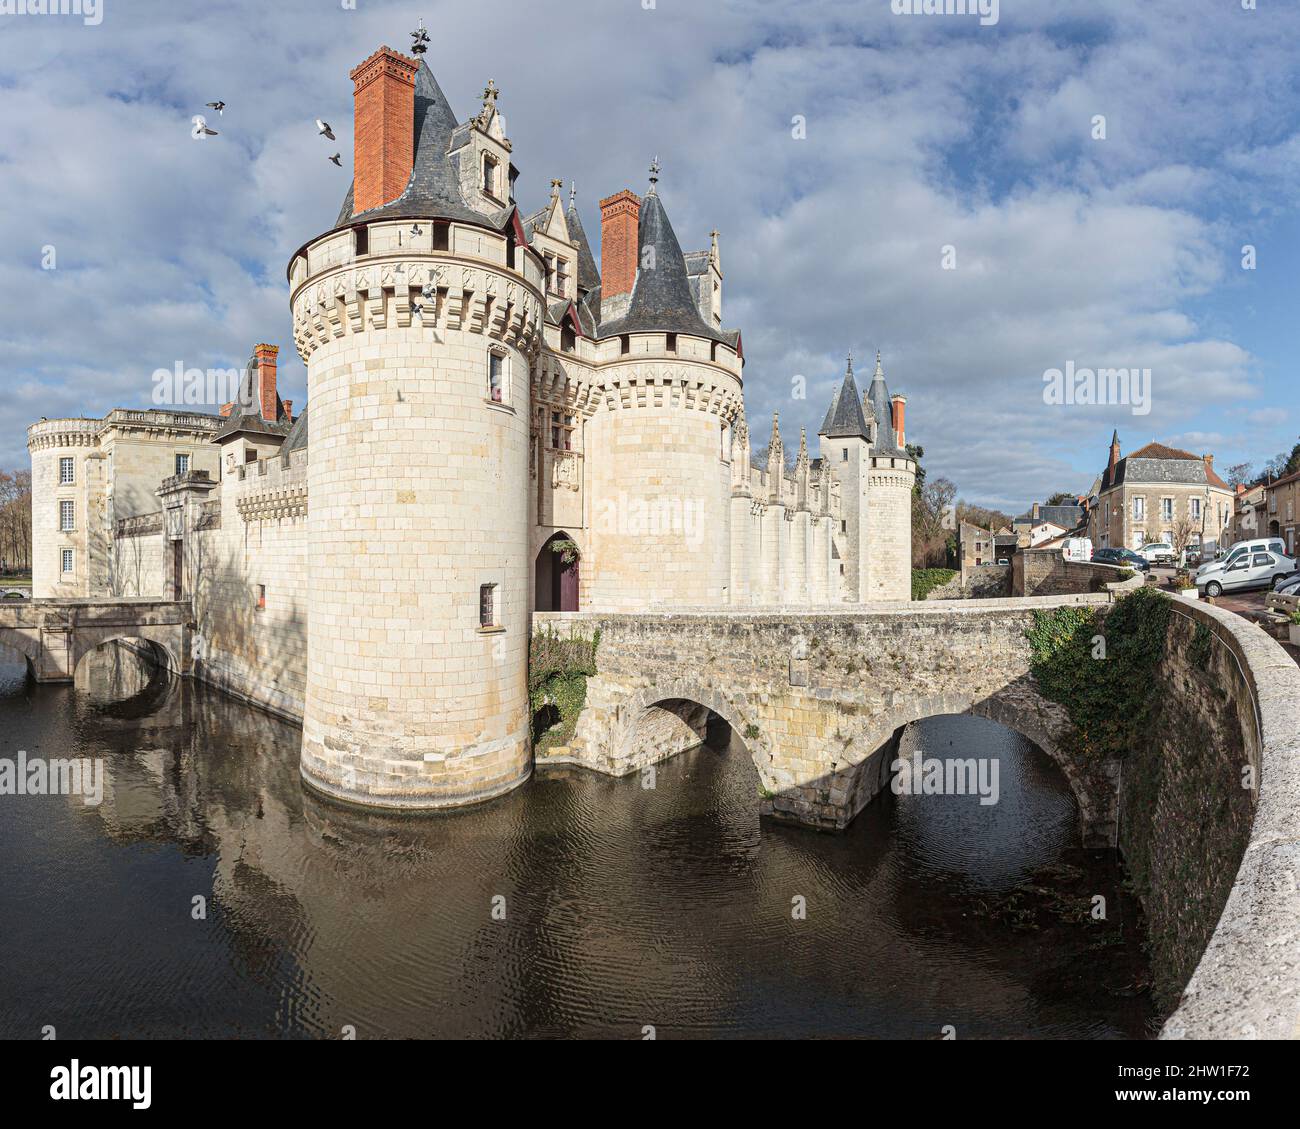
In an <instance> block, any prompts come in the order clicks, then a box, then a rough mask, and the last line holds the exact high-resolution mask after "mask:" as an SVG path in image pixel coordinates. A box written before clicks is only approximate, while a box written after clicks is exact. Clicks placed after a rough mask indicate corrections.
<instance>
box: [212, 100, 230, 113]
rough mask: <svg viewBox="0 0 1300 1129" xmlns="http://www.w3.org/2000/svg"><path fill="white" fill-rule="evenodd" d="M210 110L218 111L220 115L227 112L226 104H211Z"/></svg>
mask: <svg viewBox="0 0 1300 1129" xmlns="http://www.w3.org/2000/svg"><path fill="white" fill-rule="evenodd" d="M208 109H209V110H216V111H217V113H218V114H224V113H225V111H226V104H225V103H224V102H209V103H208Z"/></svg>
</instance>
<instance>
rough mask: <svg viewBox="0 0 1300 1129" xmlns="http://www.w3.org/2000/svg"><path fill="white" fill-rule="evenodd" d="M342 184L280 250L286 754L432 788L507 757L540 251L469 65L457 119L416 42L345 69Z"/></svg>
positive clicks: (353, 783) (452, 789)
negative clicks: (291, 368)
mask: <svg viewBox="0 0 1300 1129" xmlns="http://www.w3.org/2000/svg"><path fill="white" fill-rule="evenodd" d="M351 77H352V78H353V81H354V83H355V117H356V121H355V137H356V140H355V160H354V165H355V169H354V182H353V188H352V190H351V191H350V192H349V193H348V197H347V199H346V200H345V202H344V205H343V209H342V211H341V213H340V216H339V220H338V223H337V225H336V227H335V228H334V229H333V230H332V231H330V232H328V233H326V234H325V235H323V236H320V237H319V238H317V239H314V240H312V241H311V242H310V243H308V244H307V245H305V246H304V247H303V248H302V249H301V250H300V251H299V252H298V254H297V255H295V256H294V258H293V260H292V262H291V264H290V268H289V276H290V284H291V303H292V308H293V322H294V334H295V339H296V341H297V345H298V349H299V352H300V353H301V355H302V357H303V360H304V362H305V364H306V365H307V379H308V407H307V411H306V413H305V415H306V417H307V422H306V427H307V434H308V491H309V499H310V501H309V515H308V543H309V547H308V563H309V575H308V576H307V577H302V578H298V581H299V586H300V591H301V592H302V593H303V598H304V601H305V611H306V628H307V633H308V634H307V639H308V642H307V684H306V693H305V709H304V717H303V743H302V774H303V777H304V779H305V780H306V781H307V782H308V783H309V784H311V785H312V786H313V787H315V788H317V789H319V790H321V791H322V792H325V793H327V794H330V795H333V796H335V797H338V798H342V799H345V800H351V801H356V802H360V803H368V804H376V805H381V806H388V807H412V808H437V807H452V806H456V805H460V804H465V803H470V802H473V801H476V800H480V799H486V798H488V797H490V796H493V795H497V794H499V793H501V792H504V791H506V790H507V789H509V788H512V787H513V786H515V785H516V784H518V783H520V782H521V781H522V780H523V779H525V778H526V777H527V775H528V772H529V769H530V763H531V759H530V750H529V734H528V724H529V711H528V693H527V658H528V638H529V624H528V587H527V586H528V583H529V579H530V568H529V559H528V515H527V484H528V477H529V475H528V461H527V460H528V446H529V404H528V398H529V358H530V355H531V354H532V352H533V350H534V345H535V340H536V337H537V333H538V327H539V323H540V318H541V312H542V306H541V291H540V287H541V285H542V281H543V278H542V265H541V263H540V261H539V260H538V258H537V256H536V255H535V254H534V253H533V252H532V251H531V250H529V249H528V248H527V246H526V245H525V239H524V238H523V231H522V225H521V224H520V222H519V218H518V215H517V212H516V210H515V208H514V206H513V203H511V202H510V201H511V198H512V194H513V193H512V182H513V177H512V176H511V175H510V173H511V172H512V171H513V166H512V165H511V162H510V143H509V141H508V140H507V139H506V138H505V136H504V133H503V130H502V126H501V121H500V118H499V116H498V115H497V113H496V105H495V102H496V90H495V88H494V86H493V85H492V84H491V83H489V86H488V90H487V91H486V92H485V97H484V106H483V110H482V112H481V113H479V114H478V115H477V116H476V117H474V118H472V119H471V120H470V121H469V122H467V123H464V124H463V125H458V123H457V122H456V119H455V116H454V115H453V114H452V112H451V109H450V107H449V106H448V104H447V101H446V99H445V97H444V96H443V93H442V91H441V90H440V89H439V87H438V84H437V82H436V81H435V79H434V77H433V75H432V74H431V73H430V71H429V69H428V67H427V66H426V65H425V64H424V63H423V62H421V61H418V60H416V59H410V58H407V57H405V56H403V55H401V54H399V53H397V52H395V51H392V50H390V49H389V48H387V47H385V48H382V49H381V50H380V51H378V52H376V53H375V54H374V55H372V56H371V57H370V58H369V59H367V60H366V61H365V62H363V63H362V64H361V65H360V66H358V67H357V68H356V69H355V70H353V71H352V76H351Z"/></svg>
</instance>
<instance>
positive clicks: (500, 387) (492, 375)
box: [488, 349, 506, 404]
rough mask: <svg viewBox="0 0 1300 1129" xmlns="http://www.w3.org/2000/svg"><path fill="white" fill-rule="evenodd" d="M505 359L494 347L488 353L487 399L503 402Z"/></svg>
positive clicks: (496, 402) (495, 402)
mask: <svg viewBox="0 0 1300 1129" xmlns="http://www.w3.org/2000/svg"><path fill="white" fill-rule="evenodd" d="M505 384H506V359H505V357H503V356H502V355H501V354H500V353H498V352H497V351H496V350H495V349H494V350H491V351H490V352H489V353H488V399H490V400H491V401H492V402H493V403H494V404H503V403H505Z"/></svg>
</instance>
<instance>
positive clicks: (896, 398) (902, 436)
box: [889, 392, 907, 451]
mask: <svg viewBox="0 0 1300 1129" xmlns="http://www.w3.org/2000/svg"><path fill="white" fill-rule="evenodd" d="M889 403H890V407H891V409H892V414H893V423H894V436H895V437H896V438H897V440H898V445H899V447H900V448H901V449H902V450H904V451H906V450H907V432H906V430H905V428H904V426H903V423H904V420H905V418H906V412H907V397H906V396H904V395H902V394H901V393H898V392H895V393H894V395H892V396H891V397H890V398H889Z"/></svg>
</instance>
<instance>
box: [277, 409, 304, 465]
mask: <svg viewBox="0 0 1300 1129" xmlns="http://www.w3.org/2000/svg"><path fill="white" fill-rule="evenodd" d="M306 449H307V409H306V408H303V410H302V415H300V416H299V417H298V418H297V419H296V420H294V421H293V427H291V428H290V429H289V437H288V438H287V439H286V440H285V441H284V446H282V447H281V448H280V455H281V457H284V456H285V455H288V454H290V453H291V452H293V451H305V450H306Z"/></svg>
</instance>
